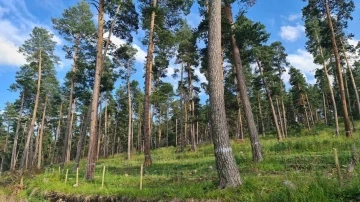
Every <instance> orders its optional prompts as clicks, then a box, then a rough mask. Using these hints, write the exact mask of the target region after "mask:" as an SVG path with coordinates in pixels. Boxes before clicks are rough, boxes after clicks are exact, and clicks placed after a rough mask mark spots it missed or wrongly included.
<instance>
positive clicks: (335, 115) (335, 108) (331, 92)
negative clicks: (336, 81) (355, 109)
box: [316, 34, 339, 136]
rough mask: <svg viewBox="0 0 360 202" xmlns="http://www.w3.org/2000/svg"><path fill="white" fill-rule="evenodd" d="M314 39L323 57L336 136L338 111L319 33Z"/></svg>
mask: <svg viewBox="0 0 360 202" xmlns="http://www.w3.org/2000/svg"><path fill="white" fill-rule="evenodd" d="M316 40H317V44H318V47H319V51H320V55H321V57H322V58H323V62H322V65H323V67H324V73H325V75H326V80H327V83H328V87H329V90H330V96H331V102H332V104H333V110H334V118H335V132H336V136H339V120H338V113H337V107H336V101H335V95H334V91H333V88H332V86H331V79H330V75H329V72H328V69H327V65H326V62H325V57H324V53H323V49H322V47H321V44H320V39H319V35H318V34H316Z"/></svg>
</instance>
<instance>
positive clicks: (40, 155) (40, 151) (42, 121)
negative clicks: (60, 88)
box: [37, 95, 48, 169]
mask: <svg viewBox="0 0 360 202" xmlns="http://www.w3.org/2000/svg"><path fill="white" fill-rule="evenodd" d="M47 101H48V96H47V95H46V97H45V104H44V111H43V114H42V118H41V128H40V133H39V154H38V161H37V169H40V168H41V159H42V140H43V134H44V128H45V115H46V107H47Z"/></svg>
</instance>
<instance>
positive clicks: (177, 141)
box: [175, 119, 178, 146]
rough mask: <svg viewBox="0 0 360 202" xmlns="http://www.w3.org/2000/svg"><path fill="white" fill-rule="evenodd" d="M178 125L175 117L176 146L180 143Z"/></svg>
mask: <svg viewBox="0 0 360 202" xmlns="http://www.w3.org/2000/svg"><path fill="white" fill-rule="evenodd" d="M177 125H178V124H177V119H175V146H177V145H178V135H177V128H178V127H177Z"/></svg>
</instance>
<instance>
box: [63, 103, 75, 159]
mask: <svg viewBox="0 0 360 202" xmlns="http://www.w3.org/2000/svg"><path fill="white" fill-rule="evenodd" d="M75 102H76V101H75V99H74V100H73V103H72V105H71V108H73V106H74V109H75ZM70 122H71V124H70V127H71V128H70V129H69V132H70V133H69V134H68V141H67V148H66V159H65V163H68V162H69V161H70V154H71V142H72V136H73V122H74V112H71V118H70Z"/></svg>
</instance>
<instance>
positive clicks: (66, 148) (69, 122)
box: [61, 34, 80, 167]
mask: <svg viewBox="0 0 360 202" xmlns="http://www.w3.org/2000/svg"><path fill="white" fill-rule="evenodd" d="M79 44H80V35H79V34H77V36H76V39H75V51H74V56H73V66H72V74H73V75H72V76H71V79H70V93H69V108H68V114H67V125H66V132H65V138H64V147H63V154H62V162H61V167H63V166H64V164H65V163H67V162H69V161H70V154H69V152H70V150H69V145H68V144H69V139H71V138H70V136H71V135H72V125H73V113H72V103H73V96H74V79H75V75H74V74H75V72H76V69H77V64H76V63H77V59H78V54H79ZM70 142H71V140H70Z"/></svg>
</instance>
